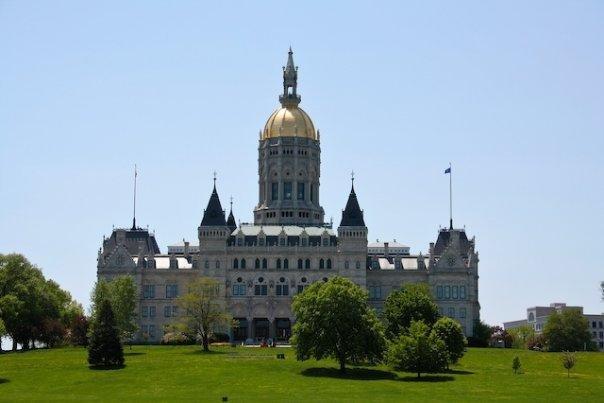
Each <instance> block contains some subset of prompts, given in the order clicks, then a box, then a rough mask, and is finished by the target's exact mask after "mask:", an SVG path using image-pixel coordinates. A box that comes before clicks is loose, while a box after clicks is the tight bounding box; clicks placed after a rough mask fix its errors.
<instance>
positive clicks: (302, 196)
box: [296, 182, 304, 200]
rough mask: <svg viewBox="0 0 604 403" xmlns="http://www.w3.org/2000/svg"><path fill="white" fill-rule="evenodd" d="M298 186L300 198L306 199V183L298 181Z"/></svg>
mask: <svg viewBox="0 0 604 403" xmlns="http://www.w3.org/2000/svg"><path fill="white" fill-rule="evenodd" d="M296 187H297V190H298V200H304V183H303V182H298V183H297V185H296Z"/></svg>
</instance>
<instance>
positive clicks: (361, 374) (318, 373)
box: [301, 368, 397, 381]
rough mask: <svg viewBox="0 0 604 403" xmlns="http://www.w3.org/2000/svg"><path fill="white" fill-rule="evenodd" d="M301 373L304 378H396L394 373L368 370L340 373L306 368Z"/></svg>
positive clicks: (359, 369)
mask: <svg viewBox="0 0 604 403" xmlns="http://www.w3.org/2000/svg"><path fill="white" fill-rule="evenodd" d="M301 373H302V375H304V376H312V377H324V378H340V379H358V380H365V381H370V380H381V379H396V378H397V376H396V374H395V373H392V372H388V371H380V370H379V369H368V368H347V369H346V372H345V373H342V372H340V370H339V369H337V368H307V369H305V370H303V371H302V372H301Z"/></svg>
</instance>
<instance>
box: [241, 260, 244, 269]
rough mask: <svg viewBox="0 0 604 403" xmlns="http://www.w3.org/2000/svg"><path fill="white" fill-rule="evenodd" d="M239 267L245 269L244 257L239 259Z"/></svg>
mask: <svg viewBox="0 0 604 403" xmlns="http://www.w3.org/2000/svg"><path fill="white" fill-rule="evenodd" d="M241 268H242V269H245V259H241Z"/></svg>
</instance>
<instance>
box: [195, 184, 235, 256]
mask: <svg viewBox="0 0 604 403" xmlns="http://www.w3.org/2000/svg"><path fill="white" fill-rule="evenodd" d="M197 232H198V236H199V250H200V251H203V250H206V251H207V250H216V249H224V248H226V240H227V239H228V237H229V235H230V234H231V231H230V229H229V227H228V226H227V222H226V220H225V218H224V210H223V209H222V205H221V204H220V198H219V197H218V192H217V191H216V177H214V189H213V190H212V194H211V195H210V200H209V201H208V206H207V207H206V209H205V210H204V212H203V218H202V219H201V224H200V225H199V228H198V231H197Z"/></svg>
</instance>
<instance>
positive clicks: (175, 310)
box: [172, 306, 178, 316]
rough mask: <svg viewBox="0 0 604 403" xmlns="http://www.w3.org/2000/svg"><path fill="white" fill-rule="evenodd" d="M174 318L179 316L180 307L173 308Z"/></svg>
mask: <svg viewBox="0 0 604 403" xmlns="http://www.w3.org/2000/svg"><path fill="white" fill-rule="evenodd" d="M172 316H178V307H177V306H173V307H172Z"/></svg>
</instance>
